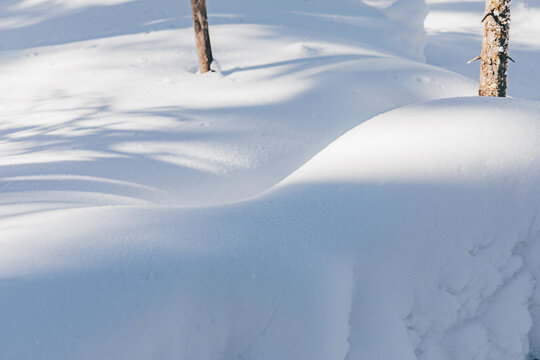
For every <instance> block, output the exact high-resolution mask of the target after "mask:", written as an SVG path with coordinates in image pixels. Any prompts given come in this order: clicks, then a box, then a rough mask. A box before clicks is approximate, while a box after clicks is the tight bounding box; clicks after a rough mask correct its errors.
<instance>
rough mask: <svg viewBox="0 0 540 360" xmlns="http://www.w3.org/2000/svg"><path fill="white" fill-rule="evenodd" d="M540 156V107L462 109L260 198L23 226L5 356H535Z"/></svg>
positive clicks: (69, 213)
mask: <svg viewBox="0 0 540 360" xmlns="http://www.w3.org/2000/svg"><path fill="white" fill-rule="evenodd" d="M539 159H540V105H539V104H538V103H532V102H526V101H521V100H515V99H479V98H462V99H449V100H441V101H436V102H430V103H426V104H421V105H414V106H410V107H406V108H402V109H399V110H396V111H393V112H390V113H387V114H385V115H381V116H379V117H377V118H374V119H372V120H370V121H368V122H367V123H365V124H362V125H360V126H358V127H357V128H355V129H354V130H352V131H351V132H349V133H348V134H346V135H345V136H343V137H342V138H340V139H338V140H337V141H335V142H334V143H333V144H332V145H330V146H329V147H328V148H327V149H325V150H324V151H322V152H321V153H320V154H319V155H317V156H316V157H315V158H313V159H312V160H311V161H309V162H308V163H307V164H306V165H305V166H303V167H302V168H301V169H299V170H298V171H297V172H295V173H294V174H293V175H291V176H290V177H289V178H288V179H286V180H285V181H284V182H282V183H281V184H280V185H279V186H277V187H276V188H274V189H272V190H271V191H269V192H267V193H266V194H264V195H262V196H259V197H257V198H254V199H252V200H250V201H247V202H241V203H237V204H231V205H226V206H219V207H207V208H192V209H189V208H184V209H171V208H156V207H98V208H87V209H68V210H61V211H56V212H54V211H52V212H47V213H35V214H27V215H25V216H19V217H13V218H11V219H4V220H3V225H4V226H3V227H2V228H1V229H0V239H1V240H0V289H1V291H0V323H1V324H2V326H1V327H0V353H2V356H4V357H5V358H8V359H35V358H40V359H96V358H120V359H173V358H174V359H186V360H187V359H200V360H206V359H269V360H270V359H311V360H317V359H320V360H328V359H405V360H407V359H426V360H443V359H444V360H447V359H463V360H464V359H471V360H472V359H490V360H493V359H497V360H498V359H500V360H502V359H505V360H507V359H516V360H517V359H523V358H524V357H525V355H526V354H527V353H528V344H529V336H530V337H531V340H533V341H534V338H535V334H538V330H537V328H536V325H537V322H536V321H537V320H538V318H535V315H534V314H535V310H534V308H532V309H531V312H532V315H531V312H529V302H530V301H531V297H533V299H534V302H533V303H535V304H538V294H534V293H533V291H534V287H535V280H534V276H533V275H538V269H539V267H538V264H539V261H538V256H534V255H535V254H538V246H539V244H538V243H539V241H538V234H539V230H540V224H539V223H538V221H537V218H536V213H537V207H538V203H539V200H540V188H539V184H540V182H539V179H540V163H539ZM420 164H421V165H420ZM535 272H536V273H535ZM531 329H532V330H531Z"/></svg>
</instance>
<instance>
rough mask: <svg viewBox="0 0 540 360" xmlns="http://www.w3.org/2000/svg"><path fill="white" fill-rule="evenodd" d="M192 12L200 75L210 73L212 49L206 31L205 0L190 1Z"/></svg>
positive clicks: (208, 34)
mask: <svg viewBox="0 0 540 360" xmlns="http://www.w3.org/2000/svg"><path fill="white" fill-rule="evenodd" d="M191 10H192V12H193V28H194V29H195V42H196V44H197V56H198V58H199V70H200V71H201V74H204V73H205V72H208V71H210V64H211V63H212V60H213V57H212V47H211V46H210V33H209V31H208V16H207V14H206V0H191Z"/></svg>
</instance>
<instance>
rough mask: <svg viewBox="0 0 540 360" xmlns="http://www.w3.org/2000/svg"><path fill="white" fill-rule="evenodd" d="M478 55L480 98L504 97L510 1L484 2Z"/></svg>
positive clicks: (491, 0)
mask: <svg viewBox="0 0 540 360" xmlns="http://www.w3.org/2000/svg"><path fill="white" fill-rule="evenodd" d="M483 22H484V39H483V41H482V53H481V55H480V60H481V66H480V88H479V91H478V94H479V95H480V96H498V97H504V96H506V73H507V67H508V59H509V57H508V33H509V31H510V0H486V15H485V16H484V19H483Z"/></svg>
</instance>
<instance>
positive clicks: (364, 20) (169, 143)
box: [0, 0, 476, 217]
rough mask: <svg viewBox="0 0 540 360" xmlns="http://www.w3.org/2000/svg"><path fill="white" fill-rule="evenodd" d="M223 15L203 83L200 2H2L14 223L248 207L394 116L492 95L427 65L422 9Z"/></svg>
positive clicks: (2, 181) (240, 6) (236, 5)
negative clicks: (87, 210) (351, 135)
mask: <svg viewBox="0 0 540 360" xmlns="http://www.w3.org/2000/svg"><path fill="white" fill-rule="evenodd" d="M404 8H405V10H407V11H405V10H404ZM208 11H209V14H210V23H211V27H212V29H211V32H212V46H213V50H214V55H215V57H216V58H217V59H218V60H219V65H216V69H218V72H216V73H212V74H206V75H204V76H201V75H198V74H197V73H196V72H197V59H196V52H195V49H194V39H193V28H192V20H191V10H190V6H189V1H184V0H182V1H178V0H148V1H130V0H88V1H80V0H58V1H52V0H32V1H20V0H5V1H2V2H1V4H0V31H1V32H2V40H1V41H0V79H1V81H0V94H1V96H0V98H1V100H2V101H1V104H0V111H1V121H0V136H1V138H0V191H2V196H1V197H0V217H3V216H16V215H17V214H21V213H26V212H29V211H41V210H48V209H62V208H70V207H85V206H96V205H130V204H153V205H158V204H159V205H165V204H167V205H183V206H186V205H188V206H193V205H209V204H221V203H226V202H231V201H237V200H239V199H242V198H246V197H248V196H254V195H256V194H259V193H260V192H262V191H264V190H267V189H268V188H270V187H271V186H273V185H275V184H276V183H278V182H279V181H281V180H282V179H283V178H284V177H286V176H287V175H289V174H290V173H291V172H292V171H294V170H295V169H297V168H298V167H299V166H300V165H301V164H304V163H305V162H306V161H307V160H308V159H310V158H311V157H313V155H315V154H316V153H318V152H319V151H320V150H322V149H323V148H324V147H325V146H327V145H328V144H329V143H331V142H332V141H333V140H335V139H336V138H337V137H338V136H340V135H342V134H343V133H344V132H346V131H347V130H349V129H351V128H352V127H354V126H356V125H357V124H358V123H360V122H362V121H365V120H367V119H369V118H371V117H373V116H375V115H377V114H379V113H382V112H386V111H388V110H390V109H394V108H396V107H399V106H403V105H406V104H410V103H413V102H418V101H426V100H431V99H435V98H441V97H451V96H457V95H473V94H474V93H475V91H476V89H475V83H474V81H472V80H470V79H467V78H464V77H463V76H461V75H457V74H455V73H452V72H449V71H447V70H445V69H443V68H437V67H433V66H430V65H426V64H425V63H423V62H418V61H415V60H414V59H421V58H422V50H423V44H424V39H423V36H424V34H423V26H422V21H421V20H422V19H423V15H424V14H425V4H423V1H421V0H400V1H398V2H395V3H394V5H392V6H390V7H388V8H385V9H382V10H381V9H379V8H376V7H373V6H368V5H365V4H364V3H362V2H359V1H349V0H339V1H337V0H336V1H328V0H310V1H304V0H279V1H269V2H264V1H263V2H261V1H258V2H255V1H252V0H219V1H212V2H210V1H209V4H208ZM413 13H414V14H415V16H412V17H411V16H408V15H407V16H404V14H405V15H406V14H409V15H410V14H413Z"/></svg>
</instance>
